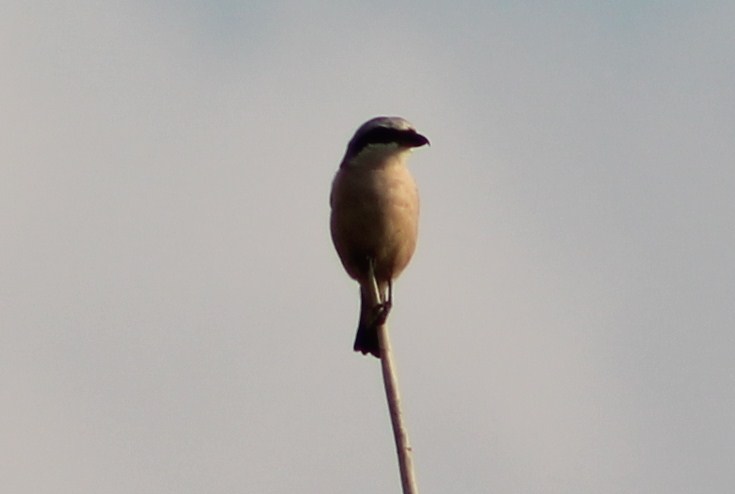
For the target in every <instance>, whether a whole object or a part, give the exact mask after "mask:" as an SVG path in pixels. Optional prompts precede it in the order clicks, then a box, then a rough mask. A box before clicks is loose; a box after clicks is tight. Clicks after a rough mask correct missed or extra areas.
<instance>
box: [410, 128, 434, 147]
mask: <svg viewBox="0 0 735 494" xmlns="http://www.w3.org/2000/svg"><path fill="white" fill-rule="evenodd" d="M426 144H428V145H429V146H431V142H429V139H427V138H426V137H424V136H422V135H421V134H419V133H418V132H410V133H408V134H407V135H406V145H407V146H409V147H412V148H418V147H421V146H424V145H426Z"/></svg>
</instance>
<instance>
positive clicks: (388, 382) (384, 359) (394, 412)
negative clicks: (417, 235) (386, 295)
mask: <svg viewBox="0 0 735 494" xmlns="http://www.w3.org/2000/svg"><path fill="white" fill-rule="evenodd" d="M371 275H372V273H371ZM372 280H373V283H372V284H371V285H372V290H371V298H372V299H373V300H371V302H372V303H373V306H375V305H377V304H379V303H380V302H381V301H380V293H379V292H378V285H377V283H376V282H375V276H374V275H373V276H372ZM378 342H379V345H380V364H381V367H382V369H383V383H384V385H385V396H386V399H387V400H388V410H389V412H390V421H391V424H392V425H393V437H394V439H395V442H396V451H397V453H398V467H399V468H400V471H401V485H402V486H403V494H418V487H417V486H416V477H415V476H414V473H413V461H412V459H411V452H412V451H411V446H410V445H409V442H408V432H407V431H406V426H405V425H404V423H403V416H402V415H401V399H400V396H399V393H398V378H397V377H396V371H395V367H394V366H393V354H392V353H391V348H390V338H389V337H388V325H387V324H381V325H380V326H378Z"/></svg>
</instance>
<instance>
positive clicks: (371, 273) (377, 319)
mask: <svg viewBox="0 0 735 494" xmlns="http://www.w3.org/2000/svg"><path fill="white" fill-rule="evenodd" d="M373 262H374V261H373V259H372V258H369V259H368V278H369V280H370V284H371V286H372V289H373V293H374V294H375V306H374V307H373V324H375V326H380V325H383V324H385V320H386V319H387V318H388V314H390V310H391V308H392V307H393V281H392V280H389V281H388V290H387V292H388V293H387V294H385V293H381V291H380V287H379V286H378V280H377V279H376V278H375V266H374V264H373ZM386 295H387V298H386Z"/></svg>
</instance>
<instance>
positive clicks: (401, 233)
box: [329, 116, 430, 358]
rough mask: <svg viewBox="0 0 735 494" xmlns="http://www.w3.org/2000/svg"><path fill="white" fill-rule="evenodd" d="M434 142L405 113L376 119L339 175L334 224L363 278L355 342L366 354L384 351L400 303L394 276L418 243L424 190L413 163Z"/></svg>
mask: <svg viewBox="0 0 735 494" xmlns="http://www.w3.org/2000/svg"><path fill="white" fill-rule="evenodd" d="M427 144H429V145H430V142H429V139H427V138H426V137H425V136H423V135H422V134H419V133H418V132H417V131H416V128H415V127H414V126H413V125H412V124H411V123H410V122H409V121H408V120H406V119H404V118H401V117H389V116H380V117H375V118H372V119H370V120H368V121H367V122H365V123H364V124H362V125H361V126H360V127H359V128H358V129H357V130H356V131H355V134H354V136H353V137H352V139H350V141H349V143H348V144H347V149H346V151H345V155H344V158H343V159H342V162H341V163H340V165H339V169H338V170H337V173H336V174H335V176H334V180H333V181H332V189H331V194H330V197H329V203H330V207H331V215H330V231H331V235H332V242H333V243H334V247H335V250H336V251H337V255H338V256H339V259H340V261H341V262H342V266H343V267H344V269H345V271H346V272H347V274H348V275H349V276H350V277H351V278H352V279H354V280H356V281H357V282H358V283H359V285H360V301H361V305H360V317H359V322H358V327H357V335H356V336H355V344H354V346H353V349H354V351H356V352H361V353H362V354H363V355H367V354H371V355H373V356H375V357H377V358H380V357H381V352H380V345H379V341H378V327H379V326H380V325H381V324H384V323H385V320H386V318H387V317H388V314H389V312H390V310H391V307H392V305H393V280H395V279H396V278H398V276H399V275H400V274H401V272H402V271H403V270H404V268H405V267H406V266H407V265H408V263H409V261H410V260H411V257H412V256H413V253H414V250H415V249H416V240H417V236H418V220H419V196H418V189H417V187H416V183H415V182H414V179H413V177H412V176H411V173H410V172H409V170H408V167H407V166H406V165H407V163H406V162H407V159H408V156H409V155H410V154H411V151H412V150H413V148H418V147H421V146H424V145H427ZM373 284H376V285H377V289H378V296H379V301H378V302H377V304H376V303H375V301H374V297H371V290H372V289H373Z"/></svg>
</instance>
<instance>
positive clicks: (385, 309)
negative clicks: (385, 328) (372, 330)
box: [373, 301, 393, 326]
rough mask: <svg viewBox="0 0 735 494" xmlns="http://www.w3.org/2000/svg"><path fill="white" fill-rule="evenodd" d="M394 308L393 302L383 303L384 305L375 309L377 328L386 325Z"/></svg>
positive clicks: (374, 319) (374, 316) (374, 320)
mask: <svg viewBox="0 0 735 494" xmlns="http://www.w3.org/2000/svg"><path fill="white" fill-rule="evenodd" d="M392 307H393V304H392V302H390V301H388V302H383V303H382V304H378V305H376V306H375V307H374V308H373V324H374V325H375V326H382V325H383V324H385V321H386V319H388V314H390V310H391V308H392Z"/></svg>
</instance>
